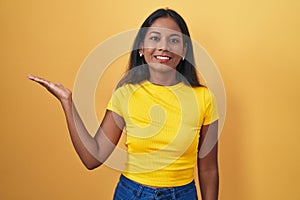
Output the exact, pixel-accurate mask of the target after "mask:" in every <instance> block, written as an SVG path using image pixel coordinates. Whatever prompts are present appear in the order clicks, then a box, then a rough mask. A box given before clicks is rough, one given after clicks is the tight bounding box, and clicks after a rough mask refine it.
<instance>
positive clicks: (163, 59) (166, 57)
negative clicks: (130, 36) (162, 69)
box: [154, 56, 171, 62]
mask: <svg viewBox="0 0 300 200" xmlns="http://www.w3.org/2000/svg"><path fill="white" fill-rule="evenodd" d="M154 57H155V58H156V60H158V61H159V62H168V61H169V60H170V59H171V57H169V56H154Z"/></svg>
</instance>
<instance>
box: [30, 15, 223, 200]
mask: <svg viewBox="0 0 300 200" xmlns="http://www.w3.org/2000/svg"><path fill="white" fill-rule="evenodd" d="M151 27H153V29H149V30H150V31H151V32H148V33H147V34H146V37H145V42H144V43H142V44H140V53H142V54H143V56H145V60H146V61H147V63H148V64H149V71H150V81H151V82H152V83H154V84H159V85H173V84H176V83H177V82H178V81H177V80H176V70H174V69H175V68H176V66H177V65H178V63H179V62H180V60H181V59H182V58H183V57H184V54H185V51H186V47H185V44H183V43H182V38H180V35H179V36H178V31H179V32H180V29H179V27H178V25H177V24H176V22H175V21H174V20H173V19H172V18H169V17H166V18H158V19H157V20H156V21H155V22H154V23H153V25H152V26H151ZM159 28H163V29H165V28H168V29H169V30H170V31H161V30H162V29H159ZM175 32H176V35H174V33H175ZM153 37H154V38H153ZM147 38H148V39H149V40H147ZM153 39H154V40H153ZM175 40H176V43H173V42H174V41H175ZM177 40H178V41H179V43H178V41H177ZM150 47H151V48H150ZM172 48H173V49H172ZM157 56H158V57H157ZM166 57H168V59H169V60H167V59H166ZM162 64H163V65H162ZM28 78H29V79H30V80H32V81H34V82H37V83H39V84H40V85H42V86H43V87H45V88H46V89H47V90H48V91H49V92H50V93H51V94H53V95H54V96H55V97H56V98H57V99H58V100H59V101H60V103H61V105H62V108H63V110H64V113H65V116H66V121H67V124H68V129H69V133H70V137H71V140H72V143H73V145H74V148H75V150H76V152H77V154H78V155H79V157H80V159H81V161H82V163H83V164H84V165H85V166H86V167H87V168H88V169H94V168H97V167H98V166H100V165H101V164H102V163H103V162H104V161H105V160H106V159H107V158H108V157H109V155H110V154H111V153H112V151H113V149H114V148H115V146H116V145H117V143H118V141H119V139H120V136H121V133H122V130H123V127H124V126H125V122H124V119H123V118H122V117H121V116H119V115H117V114H116V113H113V112H111V111H109V110H107V111H106V113H105V116H104V118H103V120H102V122H101V124H100V127H99V129H98V131H97V133H96V135H95V136H94V137H92V136H91V134H90V133H89V132H88V131H87V129H86V128H85V126H84V124H83V122H82V120H81V118H80V116H79V114H78V112H77V110H76V107H75V105H74V104H73V101H72V92H71V91H70V90H69V89H67V88H65V87H64V86H63V85H61V84H59V83H57V84H55V83H53V82H51V81H48V80H45V79H43V78H40V77H37V76H33V75H28ZM200 134H201V136H200V140H199V147H198V149H199V151H200V154H201V149H211V150H210V151H209V153H208V154H207V155H205V156H204V157H201V156H200V157H199V156H198V162H197V165H198V174H199V184H200V187H201V196H202V199H203V200H217V199H218V188H219V173H218V145H217V144H214V143H213V142H211V141H217V139H216V137H217V134H218V121H216V122H214V123H212V124H209V125H203V126H202V128H201V133H200Z"/></svg>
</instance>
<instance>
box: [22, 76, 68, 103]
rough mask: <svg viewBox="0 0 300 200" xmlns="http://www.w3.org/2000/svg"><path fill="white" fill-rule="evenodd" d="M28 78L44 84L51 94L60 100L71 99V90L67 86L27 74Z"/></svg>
mask: <svg viewBox="0 0 300 200" xmlns="http://www.w3.org/2000/svg"><path fill="white" fill-rule="evenodd" d="M27 78H28V79H30V80H32V81H35V82H37V83H39V84H40V85H42V86H44V87H45V88H46V89H47V90H48V91H49V92H50V93H51V94H53V95H54V96H55V97H56V98H57V99H58V100H59V101H60V102H64V101H70V100H71V99H72V92H71V90H69V89H68V88H65V87H64V86H63V85H62V84H60V83H52V82H51V81H48V80H45V79H43V78H40V77H37V76H33V75H28V76H27Z"/></svg>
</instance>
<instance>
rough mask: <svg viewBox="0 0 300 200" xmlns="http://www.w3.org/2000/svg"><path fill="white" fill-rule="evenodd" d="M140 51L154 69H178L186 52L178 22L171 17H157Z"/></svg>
mask: <svg viewBox="0 0 300 200" xmlns="http://www.w3.org/2000/svg"><path fill="white" fill-rule="evenodd" d="M140 53H142V54H143V55H144V58H145V61H146V63H147V64H148V65H149V67H150V68H152V69H155V70H158V71H169V70H172V69H176V67H177V65H178V64H179V62H180V60H181V59H182V58H183V57H184V55H185V53H186V45H185V44H184V43H183V35H182V33H181V30H180V28H179V26H178V25H177V23H176V22H175V21H174V20H173V19H172V18H171V17H161V18H158V19H156V20H155V21H154V22H153V24H152V25H151V27H150V28H149V29H148V31H147V33H146V35H145V39H144V42H143V43H142V44H140Z"/></svg>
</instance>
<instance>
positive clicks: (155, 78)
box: [149, 70, 179, 86]
mask: <svg viewBox="0 0 300 200" xmlns="http://www.w3.org/2000/svg"><path fill="white" fill-rule="evenodd" d="M149 71H150V79H149V81H150V82H151V83H153V84H156V85H163V86H171V85H176V84H177V83H178V82H179V81H178V80H177V78H176V70H172V71H170V72H168V73H161V72H154V71H152V70H149Z"/></svg>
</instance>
